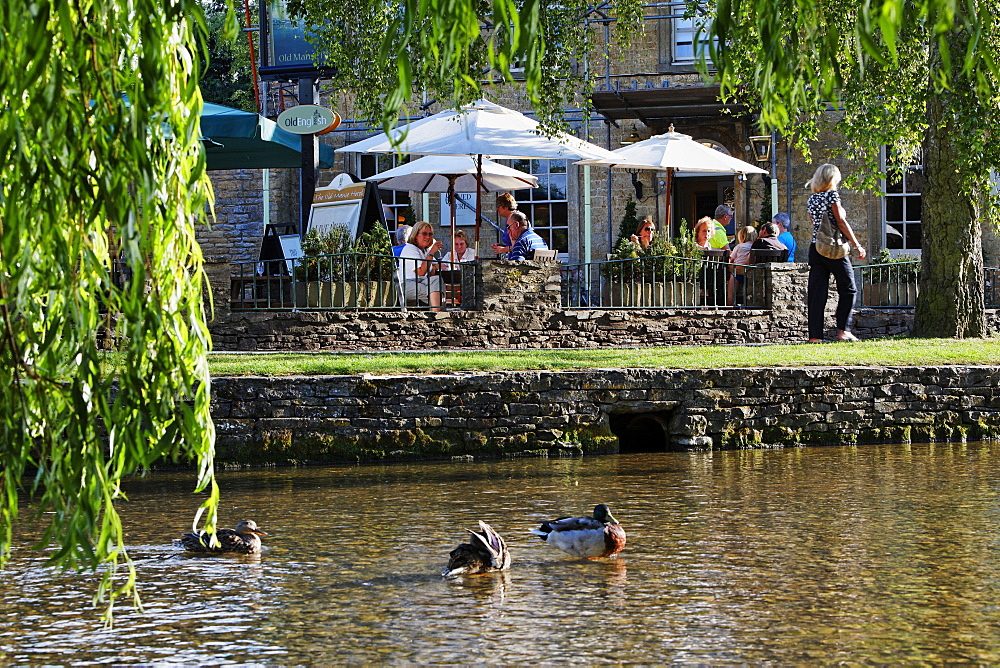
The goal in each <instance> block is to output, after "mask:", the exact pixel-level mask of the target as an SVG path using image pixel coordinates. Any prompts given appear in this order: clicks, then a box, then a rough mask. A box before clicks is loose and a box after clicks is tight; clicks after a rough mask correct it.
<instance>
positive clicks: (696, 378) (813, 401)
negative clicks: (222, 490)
mask: <svg viewBox="0 0 1000 668" xmlns="http://www.w3.org/2000/svg"><path fill="white" fill-rule="evenodd" d="M998 386H1000V367H996V366H992V367H947V366H946V367H905V368H871V367H864V368H855V367H838V368H799V369H782V368H759V369H707V370H652V369H622V370H608V369H603V370H591V371H579V372H550V371H522V372H502V373H481V374H469V373H462V374H449V375H435V376H389V377H375V376H367V375H365V376H324V377H308V378H306V377H298V378H216V379H213V381H212V398H213V399H212V402H213V409H212V412H213V416H214V418H215V424H216V430H217V433H218V442H217V454H216V459H217V461H219V462H220V463H236V464H287V463H295V462H332V461H375V460H393V459H426V458H442V457H466V458H467V457H469V456H472V457H479V456H489V457H495V456H526V455H535V456H546V455H553V456H557V455H561V454H584V453H587V454H591V453H608V452H617V451H619V450H622V451H652V450H663V449H684V448H692V447H694V448H750V447H773V446H795V445H807V444H824V443H829V444H853V443H865V442H909V441H910V440H917V441H919V440H935V439H939V440H965V439H970V440H981V439H990V438H998V437H1000V389H998Z"/></svg>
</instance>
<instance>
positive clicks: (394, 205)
mask: <svg viewBox="0 0 1000 668" xmlns="http://www.w3.org/2000/svg"><path fill="white" fill-rule="evenodd" d="M358 162H359V168H358V172H359V173H360V175H361V178H363V179H365V178H368V177H369V176H374V175H375V174H378V173H379V172H384V171H386V170H387V169H392V168H393V167H396V166H397V165H401V164H403V163H405V162H409V158H408V157H407V158H404V159H403V160H400V159H399V156H397V155H396V154H395V153H379V154H367V153H363V154H361V155H360V156H358ZM379 192H380V193H381V194H382V211H383V213H384V214H385V221H386V222H387V223H388V224H389V229H390V230H393V229H395V228H396V226H397V225H398V224H399V223H400V222H401V221H400V220H399V216H400V215H401V214H402V213H403V209H405V208H406V207H408V206H410V193H408V192H405V191H397V190H381V189H380V190H379Z"/></svg>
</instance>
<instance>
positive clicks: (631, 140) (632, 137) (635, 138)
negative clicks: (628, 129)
mask: <svg viewBox="0 0 1000 668" xmlns="http://www.w3.org/2000/svg"><path fill="white" fill-rule="evenodd" d="M640 141H642V137H640V136H639V133H638V132H637V131H636V129H635V126H632V133H631V134H629V136H628V137H625V138H624V139H622V141H621V145H622V146H631V145H632V144H635V143H636V142H640Z"/></svg>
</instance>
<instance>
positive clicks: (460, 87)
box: [288, 0, 642, 127]
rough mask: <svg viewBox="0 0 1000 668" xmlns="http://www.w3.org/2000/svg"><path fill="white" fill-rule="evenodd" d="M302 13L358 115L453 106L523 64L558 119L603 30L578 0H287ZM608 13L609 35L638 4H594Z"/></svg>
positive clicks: (538, 99) (529, 84) (527, 81)
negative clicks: (424, 101)
mask: <svg viewBox="0 0 1000 668" xmlns="http://www.w3.org/2000/svg"><path fill="white" fill-rule="evenodd" d="M288 6H289V10H290V11H291V12H292V13H293V14H294V15H296V16H301V17H303V18H304V20H305V22H306V24H307V25H308V26H309V30H310V31H311V32H312V33H313V35H314V36H313V37H312V40H313V42H314V43H315V44H316V47H317V51H316V57H317V60H319V61H322V62H323V63H324V64H325V65H327V66H329V67H333V68H335V69H336V70H337V76H336V77H335V80H334V82H333V84H334V86H335V87H336V88H337V89H338V90H339V91H341V92H342V93H346V94H348V95H350V96H351V97H352V98H353V99H354V101H355V103H356V104H357V106H358V107H359V109H360V110H361V112H362V113H363V114H364V115H365V116H367V117H368V118H378V119H381V121H382V123H383V125H384V126H386V127H391V126H393V125H395V124H396V122H397V120H398V119H399V117H400V115H401V113H403V110H404V108H406V107H409V106H412V104H413V101H414V100H417V101H418V103H419V100H420V96H421V95H423V94H426V95H427V97H428V98H429V99H437V100H438V102H439V103H441V104H443V105H446V106H447V105H450V106H454V107H458V106H460V105H462V104H465V103H467V102H471V101H473V100H475V99H478V98H479V97H482V94H483V89H484V87H486V86H488V85H493V84H499V83H502V82H505V81H510V80H511V79H512V73H511V68H512V67H515V68H523V80H524V90H525V92H526V94H527V96H528V99H529V101H530V102H531V104H532V106H533V107H534V108H535V110H536V111H537V112H538V115H539V119H540V120H541V121H542V122H543V124H545V125H547V126H549V127H558V126H560V124H561V119H562V112H563V110H564V109H565V108H567V106H575V105H576V104H578V103H580V102H582V101H583V100H582V99H581V98H579V97H578V96H583V97H585V96H586V93H587V92H588V91H589V90H590V86H591V85H592V83H591V79H590V78H588V77H587V76H586V73H587V72H586V66H585V63H586V59H587V58H588V57H590V56H591V54H592V53H593V52H594V49H595V47H596V46H597V44H598V42H597V39H601V40H603V31H601V33H600V35H598V33H597V31H595V30H594V29H593V27H588V26H587V25H586V23H585V21H584V19H585V18H587V16H589V15H590V13H591V12H592V11H593V10H594V6H593V5H592V4H588V3H587V2H583V1H581V0H569V1H568V2H566V1H559V2H555V1H553V0H459V1H458V2H443V1H442V0H403V2H401V3H400V2H389V1H387V0H359V3H354V4H343V3H329V2H325V1H324V0H289V3H288ZM602 7H603V10H604V11H611V10H612V9H613V12H614V14H615V15H616V17H617V19H618V20H617V23H616V26H615V32H616V36H618V37H619V38H626V37H628V36H629V35H631V34H633V33H634V32H635V31H636V30H637V29H638V28H639V25H640V23H641V17H642V5H641V3H640V2H638V1H637V0H622V1H621V2H618V3H615V5H614V6H613V7H611V6H607V5H605V6H602Z"/></svg>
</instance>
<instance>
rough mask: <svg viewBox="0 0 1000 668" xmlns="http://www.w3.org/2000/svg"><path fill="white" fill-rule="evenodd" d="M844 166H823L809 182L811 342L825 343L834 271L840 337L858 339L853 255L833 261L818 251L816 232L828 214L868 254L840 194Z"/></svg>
mask: <svg viewBox="0 0 1000 668" xmlns="http://www.w3.org/2000/svg"><path fill="white" fill-rule="evenodd" d="M841 178H842V177H841V175H840V169H838V168H837V166H836V165H830V164H826V165H820V166H819V168H818V169H817V170H816V173H815V174H813V177H812V179H810V180H809V181H808V182H807V183H806V188H810V189H811V190H812V192H813V194H812V195H811V196H810V197H809V202H808V203H807V205H806V206H807V207H808V209H809V217H810V218H812V224H813V235H812V243H811V244H809V293H808V298H807V302H808V305H809V343H822V342H823V333H824V331H825V328H824V326H823V321H824V319H825V315H826V298H827V295H828V293H829V291H830V274H833V278H834V280H836V282H837V295H838V297H839V298H838V300H837V311H836V319H837V340H838V341H857V340H858V338H857V337H856V336H854V334H851V330H850V327H851V309H852V308H853V306H854V296H855V295H856V294H857V292H858V290H857V288H856V287H855V285H854V268H853V267H852V266H851V254H850V253H848V254H847V255H845V256H844V257H842V258H840V259H837V260H832V259H830V258H828V257H823V256H822V255H820V254H819V252H818V251H817V250H816V234H817V233H818V232H819V226H820V225H821V224H822V222H823V217H824V216H825V215H827V214H829V215H830V217H831V219H832V220H833V221H834V222H836V224H837V227H839V228H840V231H841V232H843V233H844V236H845V237H847V240H848V241H850V242H851V245H852V246H854V247H855V248H857V249H858V257H859V258H861V259H864V257H865V255H866V254H867V253H866V251H865V248H864V246H862V245H861V244H860V243H858V239H857V237H855V236H854V230H853V229H851V224H850V223H848V222H847V214H846V212H845V211H844V207H843V205H842V204H841V203H840V193H839V192H837V186H839V185H840V180H841Z"/></svg>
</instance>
